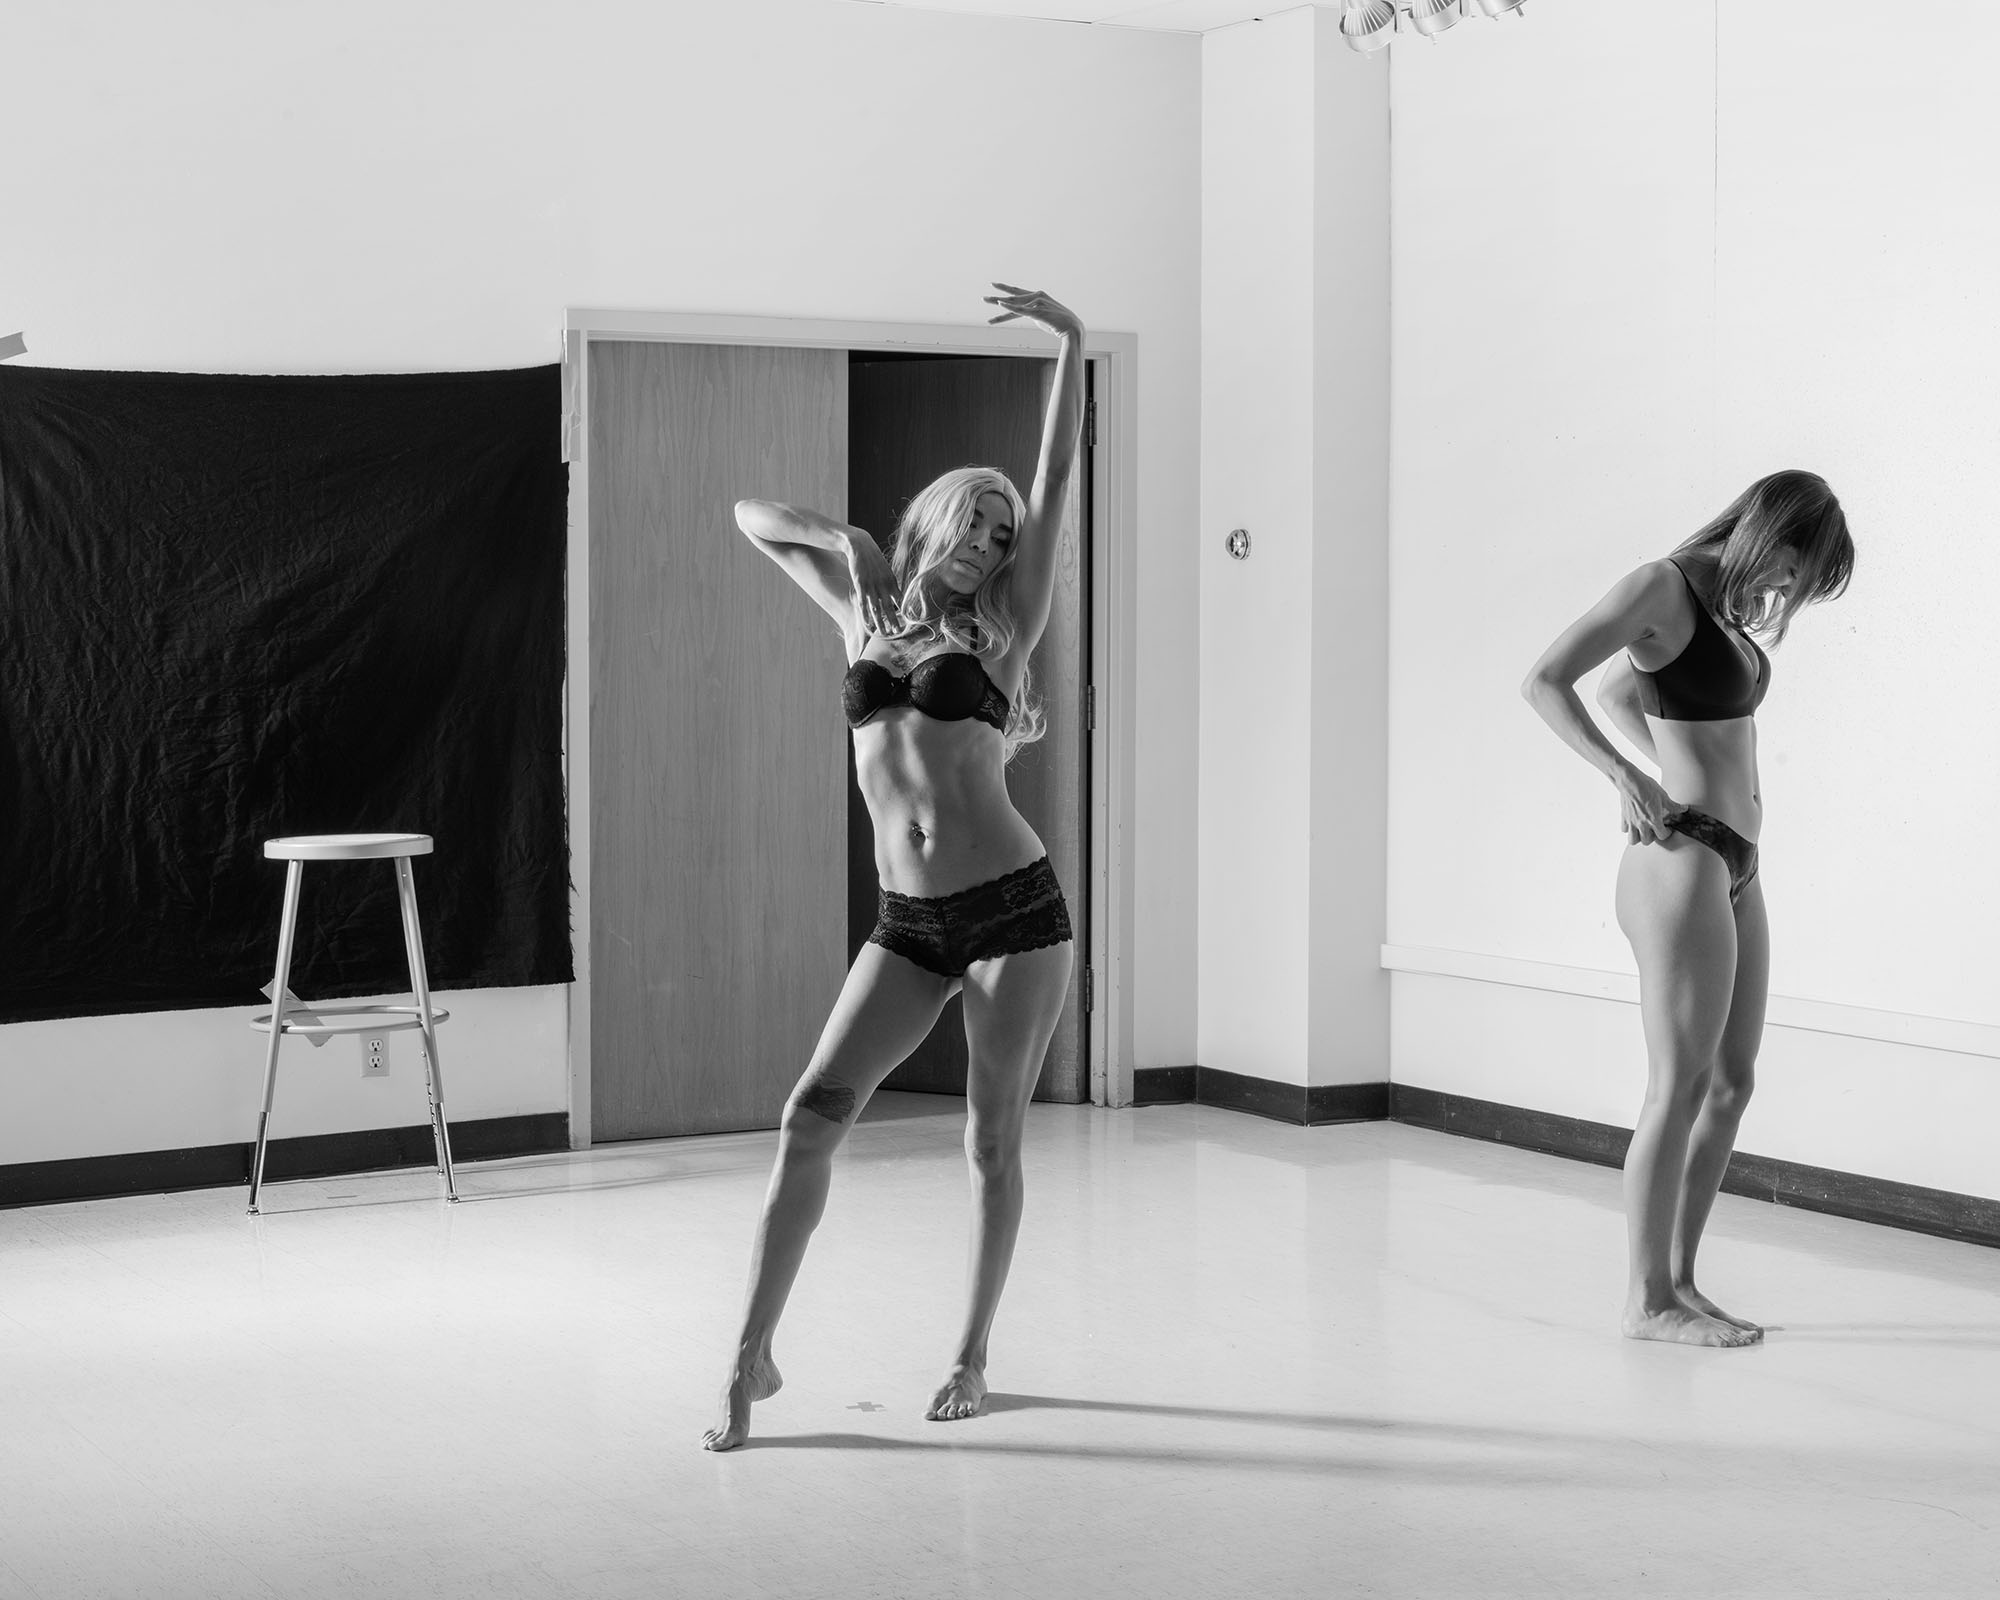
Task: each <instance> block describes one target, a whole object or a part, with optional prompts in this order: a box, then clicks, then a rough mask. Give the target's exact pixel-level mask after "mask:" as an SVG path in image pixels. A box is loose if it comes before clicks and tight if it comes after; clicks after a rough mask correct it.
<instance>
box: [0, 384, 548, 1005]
mask: <svg viewBox="0 0 2000 1600" xmlns="http://www.w3.org/2000/svg"><path fill="white" fill-rule="evenodd" d="M560 412H561V380H560V370H559V369H558V368H556V367H553V366H551V367H537V368H529V369H524V370H519V371H507V372H466V373H426V374H418V375H408V376H403V375H394V376H392V375H370V376H362V377H230V376H212V375H199V374H186V373H136V372H71V371H59V370H52V369H37V368H33V367H27V368H23V367H17V366H12V365H8V366H4V367H0V1022H21V1021H28V1020H32V1019H36V1018H45V1017H68V1016H94V1015H103V1014H106V1013H116V1012H141V1011H163V1010H175V1009H182V1008H186V1007H192V1006H224V1005H238V1004H252V1003H256V1002H257V1001H258V1000H259V994H258V990H259V988H260V987H261V986H262V985H264V984H266V983H268V982H270V979H271V971H272V965H273V961H274V959H275V955H276V947H277V926H278V911H279V902H280V897H281V893H282V889H283V883H284V865H283V863H281V862H272V861H267V860H265V859H264V856H263V850H262V846H263V842H264V840H266V839H269V838H273V837H276V836H278V835H283V834H301V833H348V832H390V831H394V832H412V833H428V834H431V835H432V836H433V837H434V839H435V841H436V850H435V853H434V854H432V855H429V856H420V857H418V858H416V860H415V862H414V863H413V870H414V872H415V875H416V884H417V898H418V903H419V907H420V909H421V913H422V919H423V929H424V947H425V953H426V959H427V964H428V967H429V975H430V980H431V984H432V986H433V987H434V988H441V989H448V988H469V987H475V986H494V985H506V984H544V983H562V982H567V981H568V980H569V979H570V978H571V976H572V966H571V959H570V938H569V899H568V880H569V856H568V844H567V839H566V836H565V827H564V813H563V788H562V784H563V775H562V682H563V581H564V560H565V554H564V542H565V524H566V503H567V473H566V469H565V468H564V466H563V465H562V462H561V459H560V449H559V436H558V435H559V426H560ZM292 971H293V976H292V982H291V987H292V989H293V990H294V991H295V992H296V993H298V994H299V995H300V996H302V997H304V998H307V999H315V998H332V997H337V996H342V995H356V994H369V993H388V992H399V991H400V992H407V990H408V988H409V979H408V977H407V975H406V972H407V969H406V967H405V964H404V959H403V939H402V928H401V924H400V922H399V920H398V915H397V908H396V894H395V875H394V868H393V864H392V863H389V862H382V861H368V862H355V863H348V862H339V863H331V864H320V863H309V864H308V865H307V867H306V869H305V891H304V897H303V900H302V904H301V910H300V917H299V935H298V945H297V949H296V951H295V954H294V958H293V969H292Z"/></svg>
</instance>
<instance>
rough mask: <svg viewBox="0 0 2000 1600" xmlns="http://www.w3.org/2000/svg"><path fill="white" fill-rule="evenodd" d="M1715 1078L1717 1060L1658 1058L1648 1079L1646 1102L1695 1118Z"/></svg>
mask: <svg viewBox="0 0 2000 1600" xmlns="http://www.w3.org/2000/svg"><path fill="white" fill-rule="evenodd" d="M1714 1081H1715V1064H1714V1062H1713V1061H1702V1062H1698V1063H1697V1062H1679V1061H1670V1062H1661V1061H1655V1062H1653V1063H1652V1070H1651V1072H1650V1073H1649V1074H1648V1075H1647V1079H1646V1104H1647V1106H1648V1107H1649V1108H1653V1109H1657V1110H1660V1111H1665V1112H1668V1113H1670V1114H1673V1115H1676V1116H1678V1117H1680V1118H1681V1119H1682V1120H1683V1121H1686V1122H1692V1121H1693V1120H1694V1118H1695V1114H1696V1113H1697V1112H1698V1111H1700V1110H1701V1107H1702V1102H1703V1101H1705V1100H1706V1099H1707V1098H1708V1095H1709V1091H1710V1086H1711V1085H1712V1084H1713V1083H1714Z"/></svg>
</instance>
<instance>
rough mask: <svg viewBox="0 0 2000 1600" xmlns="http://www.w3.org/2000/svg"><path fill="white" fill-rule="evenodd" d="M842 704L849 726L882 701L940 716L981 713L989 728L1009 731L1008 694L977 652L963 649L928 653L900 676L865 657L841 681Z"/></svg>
mask: <svg viewBox="0 0 2000 1600" xmlns="http://www.w3.org/2000/svg"><path fill="white" fill-rule="evenodd" d="M840 704H841V709H842V710H844V711H845V712H846V713H847V725H848V726H849V727H850V728H858V727H860V726H861V724H862V723H864V722H866V721H867V720H868V719H869V718H870V717H872V716H874V715H875V713H876V712H878V711H880V710H881V709H882V708H883V707H884V706H915V707H916V708H917V709H918V710H919V711H921V712H922V713H923V714H924V715H925V716H927V717H936V718H937V719H938V721H940V722H963V721H965V719H966V718H967V717H977V718H978V719H979V720H980V721H981V722H983V723H985V724H986V725H987V726H988V727H990V728H998V729H999V730H1000V731H1001V732H1002V733H1005V732H1006V731H1007V711H1008V705H1007V697H1006V696H1005V695H1004V694H1002V693H1001V692H1000V690H999V687H998V686H997V685H996V684H995V683H994V682H993V680H992V679H991V678H989V677H987V676H986V669H985V667H983V666H981V665H980V663H979V657H977V656H975V655H973V654H971V653H970V652H969V651H965V650H945V651H941V652H940V653H938V654H937V655H934V656H925V657H924V659H923V660H921V661H919V662H918V663H917V664H916V665H915V666H914V667H912V668H910V670H909V672H908V673H906V674H905V675H904V676H902V677H900V678H899V677H897V676H896V674H895V673H893V672H891V671H890V670H889V669H888V668H887V667H885V666H883V665H882V663H881V662H879V661H870V660H868V659H867V658H866V657H863V658H862V659H861V660H859V661H857V662H855V663H854V665H853V666H851V667H849V668H848V669H847V676H846V678H844V679H843V680H842V681H841V685H840Z"/></svg>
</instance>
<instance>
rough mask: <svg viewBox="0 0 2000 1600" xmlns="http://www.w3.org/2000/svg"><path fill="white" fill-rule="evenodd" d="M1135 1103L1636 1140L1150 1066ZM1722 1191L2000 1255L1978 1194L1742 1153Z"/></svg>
mask: <svg viewBox="0 0 2000 1600" xmlns="http://www.w3.org/2000/svg"><path fill="white" fill-rule="evenodd" d="M1132 1099H1133V1103H1134V1104H1136V1105H1142V1106H1146V1105H1179V1104H1185V1103H1187V1102H1189V1101H1192V1102H1195V1103H1197V1104H1199V1105H1205V1106H1220V1107H1222V1108H1224V1109H1225V1110H1229V1111H1247V1112H1249V1113H1250V1114H1251V1115H1252V1116H1258V1117H1271V1118H1273V1119H1275V1120H1276V1121H1279V1122H1290V1123H1295V1124H1300V1125H1307V1126H1318V1125H1321V1124H1325V1123H1330V1122H1380V1121H1383V1120H1385V1119H1386V1120H1389V1121H1393V1122H1407V1123H1409V1124H1410V1125H1411V1126H1413V1127H1418V1128H1430V1129H1433V1130H1434V1131H1436V1132H1438V1133H1449V1134H1453V1135H1456V1136H1457V1137H1458V1138H1461V1139H1485V1140H1487V1141H1488V1142H1490V1143H1493V1144H1504V1145H1511V1146H1512V1147H1513V1148H1515V1149H1517V1150H1534V1151H1538V1152H1539V1153H1541V1154H1543V1155H1551V1156H1563V1157H1565V1158H1566V1159H1568V1160H1571V1161H1589V1162H1594V1163H1595V1164H1596V1165H1598V1166H1601V1167H1622V1166H1623V1165H1624V1164H1625V1150H1626V1147H1627V1146H1628V1145H1630V1144H1631V1142H1632V1130H1631V1129H1630V1128H1619V1127H1614V1126H1612V1125H1611V1124H1610V1123H1606V1122H1587V1121H1585V1120H1584V1119H1583V1118H1581V1117H1562V1116H1557V1115H1555V1114H1554V1113H1553V1112H1548V1111H1529V1110H1526V1109H1524V1108H1522V1107H1520V1106H1508V1105H1501V1104H1499V1103H1498V1102H1496V1101H1492V1100H1475V1099H1473V1098H1472V1097H1471V1096H1470V1095H1462V1094H1442V1093H1439V1092H1438V1091H1437V1090H1435V1089H1418V1088H1415V1087H1413V1086H1411V1085H1410V1084H1407V1083H1393V1084H1391V1083H1345V1084H1327V1085H1323V1086H1322V1087H1319V1088H1315V1089H1306V1088H1301V1087H1300V1086H1299V1085H1297V1084H1289V1083H1273V1082H1272V1081H1271V1080H1270V1079H1268V1078H1252V1077H1246V1076H1244V1075H1243V1074H1241V1073H1237V1072H1223V1071H1220V1070H1219V1069H1217V1068H1215V1067H1145V1068H1141V1069H1140V1070H1139V1071H1137V1072H1135V1073H1133V1075H1132ZM1722 1187H1723V1190H1724V1192H1726V1193H1728V1194H1740V1195H1746V1196H1748V1197H1750V1198H1752V1199H1756V1200H1768V1201H1770V1202H1771V1203H1772V1204H1774V1205H1781V1206H1797V1207H1798V1208H1799V1209H1800V1210H1802V1211H1823V1212H1825V1213H1827V1214H1828V1215H1829V1216H1835V1217H1848V1218H1851V1219H1852V1220H1854V1221H1856V1222H1874V1223H1879V1224H1881V1225H1882V1226H1884V1227H1889V1228H1904V1229H1907V1230H1909V1231H1910V1232H1913V1233H1929V1234H1935V1235H1936V1236H1937V1237H1939V1238H1941V1239H1959V1240H1963V1241H1964V1242H1965V1243H1967V1244H1983V1245H1989V1246H1995V1247H2000V1200H1988V1199H1984V1198H1982V1197H1981V1196H1978V1195H1969V1194H1955V1193H1953V1192H1952V1191H1951V1190H1949V1189H1926V1188H1924V1187H1922V1186H1921V1185H1920V1184H1914V1183H1897V1182H1894V1181H1892V1180H1891V1179H1888V1178H1867V1177H1862V1176H1860V1175H1859V1174H1857V1173H1852V1172H1834V1171H1830V1170H1829V1169H1827V1168H1825V1167H1809V1166H1806V1165H1805V1164H1804V1163H1803V1162H1798V1161H1780V1160H1778V1159H1777V1158H1776V1157H1773V1156H1758V1155H1750V1154H1748V1153H1746V1152H1744V1151H1741V1150H1739V1151H1737V1152H1736V1154H1735V1155H1733V1156H1731V1157H1730V1158H1729V1170H1728V1172H1726V1173H1725V1174H1724V1175H1723V1179H1722Z"/></svg>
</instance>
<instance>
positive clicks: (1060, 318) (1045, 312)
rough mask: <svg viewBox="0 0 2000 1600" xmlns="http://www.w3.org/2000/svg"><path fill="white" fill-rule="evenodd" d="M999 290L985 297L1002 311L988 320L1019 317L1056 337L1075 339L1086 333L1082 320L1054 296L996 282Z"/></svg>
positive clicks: (995, 285)
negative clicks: (1052, 297) (1053, 297)
mask: <svg viewBox="0 0 2000 1600" xmlns="http://www.w3.org/2000/svg"><path fill="white" fill-rule="evenodd" d="M993 287H994V288H996V289H998V290H999V291H1000V292H999V293H998V294H989V295H987V296H986V303H987V304H988V305H989V306H998V307H1000V314H999V315H998V316H995V317H988V318H987V319H986V320H987V321H988V322H989V323H993V322H1011V321H1013V320H1014V319H1015V318H1016V317H1019V318H1020V319H1021V320H1022V321H1023V322H1032V323H1033V324H1034V325H1035V326H1036V327H1038V328H1046V329H1047V330H1048V331H1049V332H1050V333H1053V334H1054V335H1055V336H1056V337H1057V338H1059V339H1060V338H1073V337H1077V336H1080V335H1081V334H1082V332H1083V320H1082V318H1080V317H1078V316H1077V314H1076V313H1075V312H1074V311H1072V310H1070V308H1069V307H1068V306H1066V305H1063V304H1062V303H1061V302H1060V301H1057V300H1053V299H1051V298H1050V297H1049V296H1048V295H1046V294H1043V293H1042V291H1041V290H1039V289H1017V288H1015V287H1014V285H1013V284H1011V283H995V284H994V285H993Z"/></svg>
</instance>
